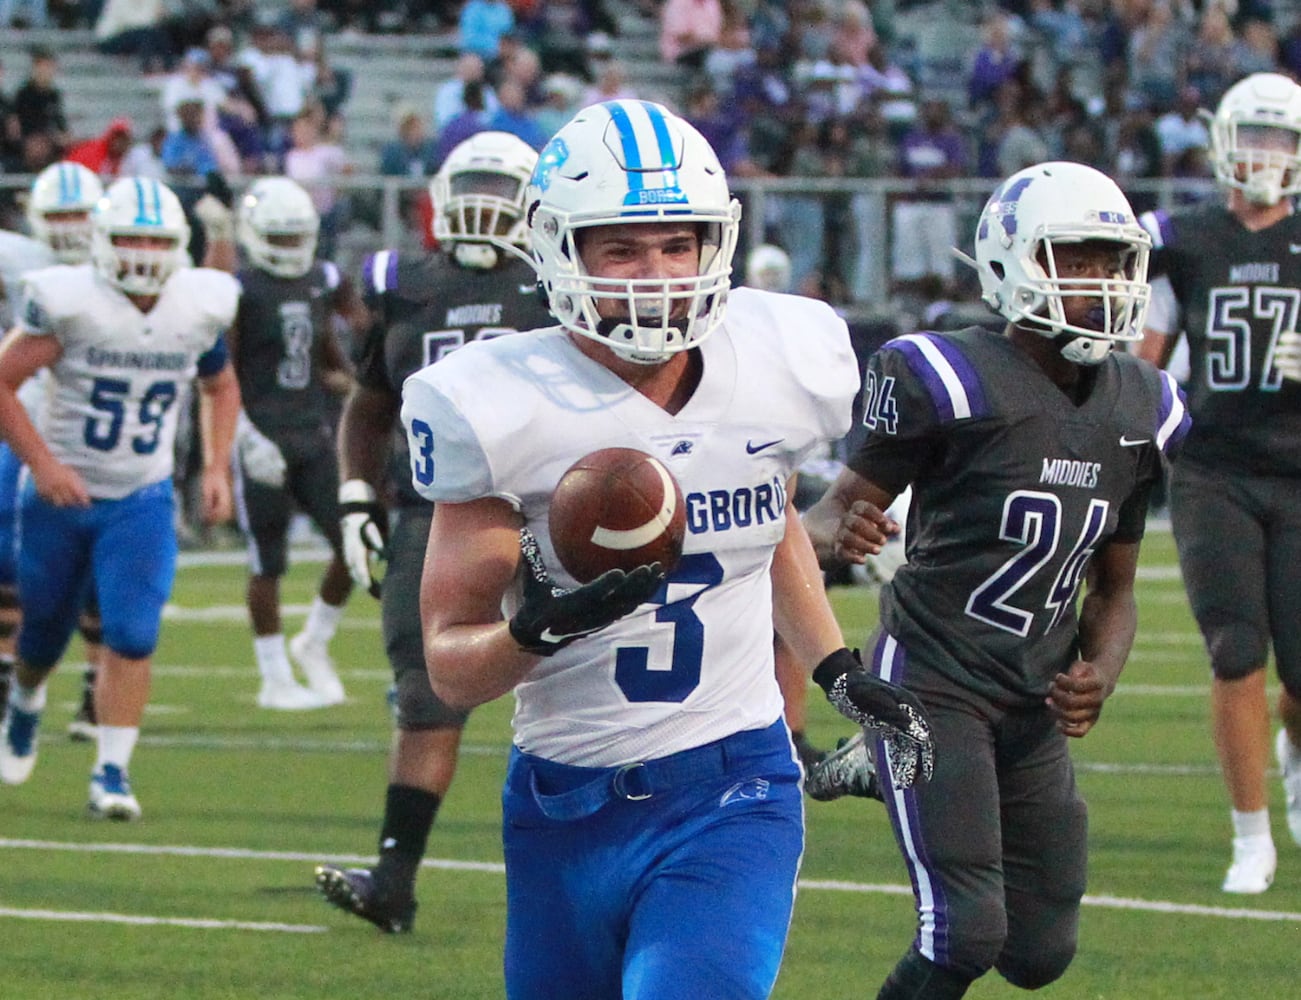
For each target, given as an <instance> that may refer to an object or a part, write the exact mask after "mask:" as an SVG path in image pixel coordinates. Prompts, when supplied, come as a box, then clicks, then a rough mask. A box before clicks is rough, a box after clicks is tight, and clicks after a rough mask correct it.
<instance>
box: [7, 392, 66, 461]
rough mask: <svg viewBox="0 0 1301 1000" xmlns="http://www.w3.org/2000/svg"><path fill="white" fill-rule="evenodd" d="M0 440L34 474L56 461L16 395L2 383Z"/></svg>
mask: <svg viewBox="0 0 1301 1000" xmlns="http://www.w3.org/2000/svg"><path fill="white" fill-rule="evenodd" d="M0 438H3V439H4V441H5V443H6V444H8V445H9V447H10V448H12V449H13V452H14V454H15V455H17V456H18V457H19V458H20V459H21V460H22V463H23V465H26V466H27V467H28V468H30V469H31V470H32V471H33V472H34V473H39V472H40V471H41V470H42V469H43V468H45V467H47V466H49V465H50V464H51V463H53V462H54V461H56V459H55V458H54V455H53V454H51V452H50V449H49V448H48V447H47V446H46V444H45V440H44V439H43V438H42V437H41V435H40V433H39V432H38V431H37V430H36V426H35V425H34V424H33V423H32V421H31V418H30V417H29V416H28V415H27V410H26V409H25V408H24V407H23V404H22V403H21V402H19V400H18V394H17V393H16V392H14V390H13V389H12V388H11V387H10V386H8V385H4V384H3V383H0Z"/></svg>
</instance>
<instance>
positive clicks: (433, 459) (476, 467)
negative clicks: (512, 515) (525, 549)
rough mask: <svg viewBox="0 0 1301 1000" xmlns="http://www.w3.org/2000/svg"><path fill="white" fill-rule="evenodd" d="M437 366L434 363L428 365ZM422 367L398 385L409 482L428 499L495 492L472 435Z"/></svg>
mask: <svg viewBox="0 0 1301 1000" xmlns="http://www.w3.org/2000/svg"><path fill="white" fill-rule="evenodd" d="M438 367H441V366H439V365H435V366H433V368H438ZM433 368H430V369H424V370H423V371H419V372H416V373H415V374H414V375H411V376H410V377H409V378H407V380H406V382H404V383H403V385H402V428H403V431H404V432H405V433H406V435H407V445H408V447H409V449H410V452H411V483H412V486H413V487H414V488H415V490H416V492H417V493H419V494H420V495H421V496H422V497H424V498H425V499H426V500H432V501H434V502H436V503H437V502H448V503H462V502H465V501H467V500H478V499H480V498H482V497H487V496H498V495H500V494H498V493H496V492H495V491H494V489H493V476H492V470H491V468H490V467H489V463H488V456H487V454H486V453H485V452H484V450H483V446H482V444H481V442H480V441H479V437H478V435H477V434H476V433H475V431H474V428H473V427H472V426H471V425H470V422H469V421H468V420H467V419H466V418H465V416H464V415H463V414H462V413H461V411H460V409H459V408H458V407H457V406H456V404H455V403H454V402H453V401H452V400H451V399H449V398H448V397H447V396H446V395H444V393H443V392H442V391H440V390H439V388H438V387H437V386H435V385H434V384H433V383H432V382H430V381H429V380H428V378H427V377H426V376H427V375H428V373H429V372H431V371H432V370H433Z"/></svg>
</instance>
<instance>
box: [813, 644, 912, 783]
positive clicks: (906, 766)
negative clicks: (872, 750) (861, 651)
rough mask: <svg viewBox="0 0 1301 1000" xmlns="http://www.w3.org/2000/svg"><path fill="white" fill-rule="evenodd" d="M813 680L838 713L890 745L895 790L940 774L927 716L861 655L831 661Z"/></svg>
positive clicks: (839, 655)
mask: <svg viewBox="0 0 1301 1000" xmlns="http://www.w3.org/2000/svg"><path fill="white" fill-rule="evenodd" d="M813 679H814V680H815V681H817V683H818V686H819V687H820V688H822V690H823V691H825V692H826V693H827V701H829V702H831V704H832V705H834V706H835V709H836V711H837V712H839V713H840V714H841V715H843V716H844V717H845V718H847V719H852V720H853V721H854V722H856V723H858V724H859V725H860V726H862V727H863V728H864V729H871V730H873V731H875V732H876V733H877V735H879V736H880V738H881V739H883V740H884V741H885V743H886V746H887V748H888V752H887V754H886V757H887V759H888V760H889V763H890V778H891V780H892V781H893V782H894V786H895V787H896V788H909V787H911V786H912V785H913V784H914V783H915V782H916V781H918V780H919V779H920V780H922V781H929V780H930V778H931V775H932V774H933V773H934V772H935V742H934V739H933V737H932V736H931V724H930V722H929V721H928V720H927V718H926V710H925V709H924V708H922V703H921V702H920V701H918V700H917V696H916V695H915V694H913V693H912V692H911V691H909V690H907V689H906V688H901V687H899V685H897V684H891V683H890V682H889V681H885V680H882V679H881V678H880V677H877V676H876V675H875V674H872V673H869V672H868V671H867V670H865V669H864V668H863V663H862V661H861V660H860V659H859V658H858V653H857V652H853V653H851V652H850V651H849V650H848V649H838V650H836V651H835V652H834V653H832V654H831V655H830V656H828V657H826V659H824V660H823V661H822V662H821V663H819V664H818V666H817V669H816V670H814V671H813Z"/></svg>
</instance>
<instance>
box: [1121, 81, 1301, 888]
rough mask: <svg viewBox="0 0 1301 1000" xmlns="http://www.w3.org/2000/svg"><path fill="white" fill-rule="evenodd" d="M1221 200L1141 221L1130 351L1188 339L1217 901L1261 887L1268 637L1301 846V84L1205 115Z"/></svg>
mask: <svg viewBox="0 0 1301 1000" xmlns="http://www.w3.org/2000/svg"><path fill="white" fill-rule="evenodd" d="M1211 154H1212V159H1213V161H1214V165H1215V176H1216V180H1217V181H1218V183H1219V185H1220V186H1221V188H1222V189H1223V191H1224V194H1225V197H1224V199H1216V200H1215V201H1213V202H1205V203H1202V204H1198V205H1194V206H1191V207H1188V208H1184V209H1179V210H1176V211H1173V212H1169V213H1166V212H1164V211H1156V212H1149V213H1147V214H1146V215H1144V216H1143V218H1142V219H1141V220H1140V221H1141V222H1142V224H1143V225H1144V226H1145V227H1146V228H1147V230H1148V232H1150V233H1151V235H1152V243H1153V253H1152V273H1153V276H1154V280H1153V307H1152V309H1151V310H1150V311H1149V315H1148V319H1147V324H1146V325H1147V336H1146V338H1145V339H1144V341H1143V345H1142V347H1141V349H1140V356H1142V357H1145V358H1147V359H1148V360H1149V361H1152V362H1154V363H1155V364H1157V365H1164V364H1165V363H1166V362H1167V361H1168V360H1169V358H1170V355H1171V352H1172V351H1173V349H1174V346H1175V344H1176V342H1177V341H1178V339H1179V337H1178V335H1179V333H1180V331H1181V330H1182V332H1183V334H1184V336H1185V337H1186V338H1187V341H1188V350H1189V361H1190V378H1189V392H1188V395H1189V409H1190V410H1191V411H1192V414H1193V420H1194V423H1193V430H1192V433H1191V434H1189V436H1188V444H1187V447H1186V448H1185V449H1184V451H1183V454H1182V455H1181V456H1180V458H1179V461H1178V463H1177V464H1176V465H1175V467H1174V469H1173V471H1172V475H1171V482H1170V516H1171V522H1172V525H1173V528H1174V536H1175V543H1176V545H1177V546H1178V549H1179V563H1180V567H1181V568H1182V570H1183V578H1184V583H1185V585H1186V587H1187V590H1188V598H1189V602H1190V604H1191V605H1192V611H1193V615H1194V617H1196V619H1197V623H1198V625H1199V626H1200V627H1201V631H1202V637H1203V639H1204V640H1205V643H1206V649H1207V651H1208V654H1209V656H1210V661H1211V673H1212V675H1213V677H1212V681H1211V719H1212V730H1213V732H1214V738H1215V748H1216V752H1217V753H1218V754H1219V759H1220V768H1221V771H1222V772H1223V774H1224V782H1225V785H1226V786H1227V787H1228V793H1229V800H1230V803H1231V807H1232V813H1231V816H1232V824H1233V860H1232V863H1231V865H1230V867H1229V870H1228V872H1227V874H1226V875H1225V878H1224V885H1223V888H1224V891H1225V892H1234V893H1260V892H1264V891H1265V890H1266V889H1267V888H1268V887H1269V885H1270V883H1271V882H1272V881H1273V878H1274V871H1275V868H1276V865H1277V854H1276V851H1275V848H1274V840H1273V836H1272V834H1271V832H1270V822H1269V790H1268V785H1267V783H1266V777H1265V771H1266V768H1267V767H1268V765H1269V753H1270V744H1269V729H1270V723H1269V704H1268V700H1267V698H1266V695H1265V673H1266V671H1265V664H1266V661H1267V660H1268V658H1269V650H1270V645H1271V642H1272V644H1273V648H1274V659H1275V663H1276V664H1277V667H1278V675H1279V679H1280V680H1281V681H1282V685H1283V686H1282V690H1281V692H1280V693H1279V699H1278V710H1279V715H1280V716H1281V717H1282V723H1283V725H1282V728H1281V729H1280V731H1279V733H1278V736H1277V739H1276V741H1275V744H1274V749H1275V753H1276V755H1277V758H1278V762H1279V766H1280V768H1281V769H1282V773H1283V784H1284V787H1285V789H1286V793H1287V818H1288V826H1289V828H1290V830H1291V833H1292V837H1293V839H1294V840H1296V841H1297V842H1298V843H1301V749H1298V748H1301V588H1298V587H1297V585H1296V567H1297V565H1298V564H1301V384H1298V381H1297V379H1301V363H1299V362H1301V355H1298V352H1297V340H1298V337H1297V334H1296V333H1295V331H1296V328H1297V319H1298V308H1301V216H1297V215H1296V214H1295V209H1294V206H1293V200H1294V198H1295V197H1296V195H1297V194H1298V193H1301V87H1298V86H1297V84H1296V83H1294V82H1293V81H1292V80H1291V79H1289V78H1288V77H1285V76H1282V75H1279V74H1277V73H1255V74H1253V75H1251V76H1249V77H1247V78H1245V79H1243V80H1241V81H1239V82H1238V83H1236V84H1234V86H1233V87H1231V88H1230V89H1229V90H1228V91H1227V92H1226V93H1225V95H1224V97H1223V98H1222V99H1221V101H1220V105H1219V107H1218V109H1217V110H1216V113H1215V117H1214V118H1213V120H1212V127H1211Z"/></svg>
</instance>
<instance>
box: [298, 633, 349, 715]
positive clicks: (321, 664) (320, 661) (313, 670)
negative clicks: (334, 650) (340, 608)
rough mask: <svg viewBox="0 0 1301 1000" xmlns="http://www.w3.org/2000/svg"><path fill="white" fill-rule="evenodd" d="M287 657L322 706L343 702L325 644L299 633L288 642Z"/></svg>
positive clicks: (342, 693)
mask: <svg viewBox="0 0 1301 1000" xmlns="http://www.w3.org/2000/svg"><path fill="white" fill-rule="evenodd" d="M289 655H290V656H291V657H293V660H294V662H295V663H297V664H298V666H299V668H300V669H301V670H302V671H303V676H304V677H306V678H307V686H308V687H309V688H310V689H311V690H312V691H313V692H315V693H316V694H317V695H318V696H319V697H320V698H321V699H322V704H325V705H338V704H341V703H342V702H343V699H344V692H343V682H342V681H340V680H339V675H338V674H337V673H335V670H334V660H332V659H330V651H329V650H328V649H326V648H325V643H323V642H315V641H313V640H312V639H311V638H310V637H309V636H308V635H307V633H306V632H299V633H298V634H297V635H296V636H294V637H293V638H292V639H290V640H289Z"/></svg>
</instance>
